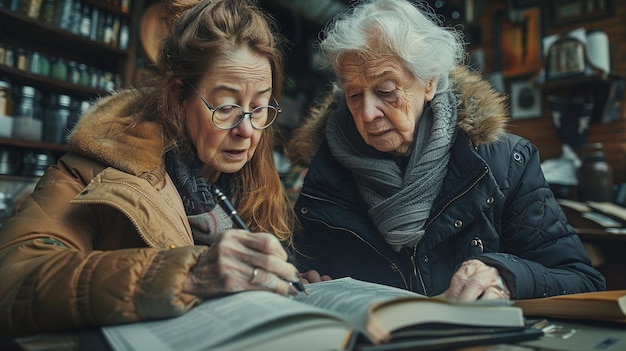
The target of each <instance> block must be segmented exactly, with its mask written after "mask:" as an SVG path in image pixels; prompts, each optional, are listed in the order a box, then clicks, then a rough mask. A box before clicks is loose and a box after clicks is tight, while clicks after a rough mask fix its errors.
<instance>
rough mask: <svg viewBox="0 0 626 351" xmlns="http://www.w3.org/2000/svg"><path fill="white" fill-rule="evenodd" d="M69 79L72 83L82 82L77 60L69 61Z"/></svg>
mask: <svg viewBox="0 0 626 351" xmlns="http://www.w3.org/2000/svg"><path fill="white" fill-rule="evenodd" d="M67 81H68V82H70V83H72V84H79V83H80V71H79V70H78V63H76V61H69V62H68V63H67Z"/></svg>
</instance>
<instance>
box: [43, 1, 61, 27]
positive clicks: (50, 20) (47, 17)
mask: <svg viewBox="0 0 626 351" xmlns="http://www.w3.org/2000/svg"><path fill="white" fill-rule="evenodd" d="M56 3H57V1H56V0H45V1H44V3H43V4H42V6H41V11H40V13H39V20H40V21H42V22H44V23H46V24H49V25H54V16H55V11H56Z"/></svg>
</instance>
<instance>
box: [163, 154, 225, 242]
mask: <svg viewBox="0 0 626 351" xmlns="http://www.w3.org/2000/svg"><path fill="white" fill-rule="evenodd" d="M165 169H166V170H167V173H168V174H169V175H170V178H172V181H173V182H174V185H175V186H176V189H177V190H178V193H179V194H180V197H181V199H182V200H183V206H184V207H185V213H186V214H187V220H188V221H189V225H190V226H191V231H192V234H193V240H194V243H195V244H196V245H209V246H210V245H212V244H213V243H215V241H216V240H217V238H219V236H220V235H221V234H222V232H224V231H225V230H226V229H230V228H232V227H233V223H232V221H231V220H230V218H229V217H228V215H227V214H226V212H224V210H222V208H221V207H220V206H216V202H215V199H214V198H213V193H212V192H211V188H212V187H213V186H214V185H213V184H208V183H207V182H206V181H205V179H204V177H202V175H201V174H200V167H199V163H198V162H197V161H196V162H185V160H184V159H183V158H182V157H181V156H179V155H178V154H176V152H175V151H168V152H167V153H166V154H165ZM227 178H230V177H228V176H226V175H224V176H223V177H220V184H225V185H226V186H220V189H221V190H222V191H223V192H224V193H225V194H232V186H228V184H229V181H228V179H227Z"/></svg>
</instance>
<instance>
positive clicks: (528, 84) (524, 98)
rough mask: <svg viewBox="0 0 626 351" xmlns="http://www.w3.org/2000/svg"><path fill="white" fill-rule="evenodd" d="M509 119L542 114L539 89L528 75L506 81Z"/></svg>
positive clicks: (536, 116) (533, 116)
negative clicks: (509, 111) (509, 110)
mask: <svg viewBox="0 0 626 351" xmlns="http://www.w3.org/2000/svg"><path fill="white" fill-rule="evenodd" d="M508 83H509V84H508V91H509V106H510V108H511V119H528V118H538V117H541V116H542V109H543V100H542V96H541V90H540V89H538V88H537V87H535V86H534V85H533V83H532V81H531V77H530V76H526V77H523V78H518V79H510V80H509V82H508Z"/></svg>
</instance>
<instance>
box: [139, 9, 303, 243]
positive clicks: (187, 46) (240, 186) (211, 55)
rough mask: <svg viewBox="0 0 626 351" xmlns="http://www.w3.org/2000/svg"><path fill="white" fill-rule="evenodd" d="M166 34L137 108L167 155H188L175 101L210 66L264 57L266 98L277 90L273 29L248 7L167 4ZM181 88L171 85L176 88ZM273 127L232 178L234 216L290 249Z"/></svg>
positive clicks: (289, 217) (277, 43)
mask: <svg viewBox="0 0 626 351" xmlns="http://www.w3.org/2000/svg"><path fill="white" fill-rule="evenodd" d="M166 6H167V13H168V15H169V16H171V17H170V18H169V20H170V33H169V35H168V36H167V38H166V39H165V40H164V41H163V44H162V46H161V48H160V50H159V54H158V59H157V63H156V66H155V70H156V72H158V74H159V75H158V77H156V80H154V81H153V82H152V83H153V84H150V89H146V90H145V93H146V96H145V97H146V99H145V100H144V101H143V102H144V103H145V104H144V106H142V107H141V110H142V113H141V115H142V116H143V117H142V118H144V119H146V120H152V121H154V122H156V123H158V124H160V125H161V126H162V128H163V136H164V139H165V140H164V141H165V145H168V149H171V148H178V149H179V150H180V151H181V153H182V154H183V155H187V156H191V155H195V153H194V151H193V150H194V148H193V144H192V142H191V140H190V138H189V135H188V133H187V130H186V123H185V114H184V111H183V110H182V107H181V103H180V102H181V101H183V100H184V99H186V98H188V97H189V95H190V94H192V90H191V86H195V85H196V83H197V82H198V80H199V79H200V78H201V77H202V75H203V74H204V73H205V72H206V71H207V69H209V68H210V67H212V65H213V64H214V62H216V61H217V60H220V59H221V58H223V57H224V56H226V55H228V54H229V53H232V52H233V51H235V50H237V49H240V48H248V49H250V50H252V51H253V52H255V53H257V54H259V55H261V56H265V57H267V59H268V61H269V63H270V66H271V68H272V93H273V96H274V97H275V98H276V99H278V98H279V97H280V94H281V90H282V81H283V56H282V50H281V45H282V43H283V42H282V40H281V37H280V36H279V34H278V31H277V30H276V28H277V27H276V24H275V22H274V21H273V20H272V19H271V18H270V17H268V16H267V15H265V14H264V13H263V12H262V11H261V10H260V8H259V7H258V6H257V4H256V2H255V1H254V0H211V1H210V0H201V1H196V0H173V1H169V2H167V3H166ZM181 81H182V82H183V83H186V84H179V83H178V84H177V82H181ZM275 126H276V124H274V125H272V126H270V127H269V128H268V129H266V130H265V131H264V132H263V135H262V136H261V140H260V142H259V145H258V146H257V149H256V152H255V154H254V156H253V157H252V159H251V160H250V162H248V163H247V164H246V165H245V166H244V167H243V168H242V169H241V170H240V171H239V172H238V173H237V174H236V175H235V179H236V182H237V183H236V186H237V188H236V192H237V194H236V196H237V198H238V199H239V201H238V209H237V211H238V212H239V214H240V215H241V217H242V219H243V220H244V221H245V222H246V223H247V224H248V226H249V227H250V229H251V230H252V231H264V232H271V233H274V234H275V235H276V236H277V237H278V238H279V239H280V240H282V241H287V242H288V243H291V237H292V229H293V225H294V223H295V216H294V214H293V209H292V208H291V206H289V203H288V200H287V198H286V196H285V194H284V192H283V189H282V185H281V182H280V178H279V176H278V172H277V170H276V167H275V165H274V158H273V149H274V134H275V133H277V130H276V127H275Z"/></svg>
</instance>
